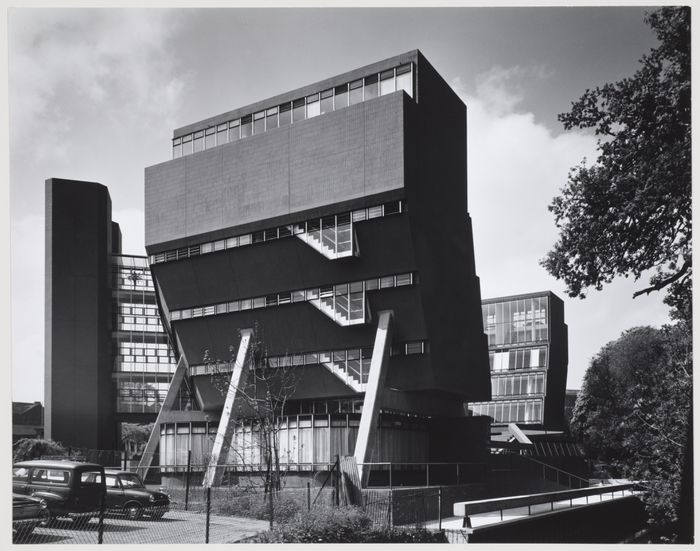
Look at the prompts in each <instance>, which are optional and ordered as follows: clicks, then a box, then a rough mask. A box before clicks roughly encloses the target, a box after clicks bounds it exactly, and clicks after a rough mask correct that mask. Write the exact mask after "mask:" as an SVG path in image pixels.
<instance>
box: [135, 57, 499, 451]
mask: <svg viewBox="0 0 700 551" xmlns="http://www.w3.org/2000/svg"><path fill="white" fill-rule="evenodd" d="M406 67H409V68H410V76H411V79H412V81H411V85H410V89H407V88H406V87H404V88H403V89H398V84H396V85H395V89H394V90H391V89H390V88H388V89H386V90H385V89H383V88H382V86H383V83H384V81H383V80H382V79H383V78H384V77H385V75H391V74H393V75H394V76H393V77H391V76H389V77H387V78H394V79H395V83H398V82H399V74H400V73H399V71H403V70H406V69H405V68H406ZM397 68H398V69H397ZM392 71H394V72H393V73H392ZM404 78H405V77H404ZM374 79H378V80H379V81H380V84H379V88H378V90H379V92H380V93H377V94H376V96H377V97H373V96H372V94H373V93H374V92H372V88H371V86H373V83H374V82H375V80H374ZM357 82H360V83H361V84H360V86H364V92H363V94H364V95H363V99H362V100H361V101H358V102H357V103H355V104H352V102H348V103H350V104H349V105H348V104H345V103H343V104H342V106H341V107H338V105H341V100H340V99H339V98H342V101H343V102H345V101H346V100H345V98H344V96H343V94H345V93H346V92H347V93H349V94H352V91H353V88H352V86H353V85H356V84H355V83H357ZM404 82H405V81H404ZM404 86H405V85H404ZM348 87H349V88H348ZM355 90H357V88H356V89H355ZM384 92H385V93H384ZM319 93H320V95H321V101H323V98H324V94H326V96H325V97H327V98H328V97H330V98H333V99H332V103H330V104H327V105H331V108H330V109H328V110H327V112H325V113H323V112H321V113H319V114H318V116H313V117H312V116H311V115H309V116H308V117H307V116H306V115H308V114H310V113H312V103H311V102H313V101H316V100H315V99H314V97H316V99H318V97H317V96H316V94H319ZM299 98H306V99H305V102H306V103H305V104H304V105H305V107H304V109H306V110H305V111H304V113H306V115H304V119H303V120H297V119H296V118H295V119H294V120H293V122H291V123H290V124H285V125H282V120H283V119H282V113H283V110H284V109H285V106H289V108H291V109H296V107H295V106H296V105H297V102H296V101H295V100H298V99H299ZM270 113H272V115H270ZM249 116H250V117H252V121H253V122H252V125H253V131H252V135H250V136H246V137H244V130H243V129H242V128H243V125H244V124H247V123H246V122H245V121H247V120H249V119H248V118H247V117H249ZM258 116H259V119H257V120H258V121H260V120H261V119H262V118H263V117H266V116H267V117H270V116H272V117H275V118H274V120H273V125H272V126H267V123H265V125H261V126H260V132H257V131H255V128H256V127H255V126H254V125H255V124H256V123H255V121H256V119H255V117H258ZM294 117H296V115H294ZM239 124H240V125H241V130H240V132H239V131H238V130H236V132H239V133H238V134H237V136H240V139H238V137H237V138H236V140H235V141H233V142H232V141H230V134H228V135H224V133H225V132H227V130H226V129H231V128H234V126H233V125H236V127H237V125H239ZM219 131H220V132H222V135H223V136H224V140H222V142H224V143H220V142H219V141H218V138H217V139H216V140H214V139H212V140H211V146H210V145H206V146H205V145H204V144H205V143H206V144H209V142H204V141H202V142H201V147H200V149H201V150H200V151H197V149H196V148H197V145H195V146H194V147H195V149H194V153H192V154H189V155H186V156H182V157H179V158H174V159H173V160H170V161H167V162H164V163H161V164H158V165H155V166H151V167H148V168H147V169H146V172H145V182H146V190H145V191H146V199H145V204H146V248H147V252H148V254H149V258H150V261H151V271H152V274H153V279H154V283H155V285H156V288H157V293H158V296H159V301H160V306H161V310H162V314H163V317H164V325H165V326H166V329H167V330H168V331H169V332H170V334H171V337H172V342H174V343H176V346H177V351H176V354H178V355H182V356H181V360H182V361H184V362H185V364H186V366H187V369H188V372H187V377H186V387H187V388H188V389H190V390H191V391H192V393H193V396H194V398H195V402H196V403H195V404H194V407H193V408H192V409H193V410H194V411H187V412H184V411H170V412H167V413H164V414H162V415H163V416H162V418H161V422H162V426H161V430H162V434H163V435H165V436H166V437H167V435H168V434H169V433H168V432H167V431H168V430H172V434H175V427H176V426H177V427H178V429H177V430H178V431H179V430H180V428H182V431H183V432H182V433H183V434H184V431H185V428H186V427H185V425H187V430H189V429H190V428H192V430H194V428H193V427H194V425H196V424H201V425H202V427H201V428H202V431H203V432H204V433H209V432H210V431H209V429H208V428H206V427H209V426H210V425H211V424H212V423H214V424H215V422H216V419H218V418H219V414H220V411H221V408H222V406H223V397H222V395H221V393H220V392H216V391H215V390H212V388H211V383H210V377H209V376H208V375H207V374H206V369H205V368H204V367H203V364H204V355H205V352H207V353H208V354H209V356H210V357H212V358H217V359H219V358H221V359H225V358H228V357H230V354H231V353H230V350H229V348H230V347H231V346H232V345H237V338H236V336H237V334H238V332H239V331H240V330H241V329H244V328H250V327H259V328H261V330H262V332H263V333H264V341H265V349H266V354H267V355H269V356H270V357H273V358H277V357H282V356H293V357H295V358H301V359H299V360H295V362H294V364H293V365H290V366H288V367H287V368H289V369H294V370H296V371H298V374H299V379H298V380H299V381H300V383H299V384H298V385H297V387H296V390H295V394H294V396H293V397H291V400H290V405H291V406H292V407H293V408H294V407H296V408H297V410H298V411H296V412H295V415H305V414H306V413H308V414H309V415H312V416H314V419H316V416H317V415H321V416H332V415H335V414H340V413H343V412H342V411H336V410H334V409H331V408H335V407H336V406H335V405H333V406H331V405H329V404H330V403H331V402H334V403H335V401H337V400H341V403H342V400H355V402H356V403H359V406H357V411H354V410H353V411H350V412H345V413H346V414H348V415H356V416H357V417H358V418H359V417H360V416H361V411H362V410H363V407H364V409H367V404H364V406H363V405H362V400H363V398H364V392H365V389H364V386H363V385H365V384H366V383H367V380H366V378H365V375H366V373H365V372H363V373H359V371H358V375H357V381H356V384H354V383H352V381H350V377H351V374H350V371H351V370H352V369H354V368H353V367H352V366H351V363H350V362H351V361H355V360H354V358H355V351H357V354H356V355H357V357H358V358H359V359H358V360H357V361H358V363H357V364H352V365H357V366H359V367H357V369H358V370H361V369H364V368H363V367H362V366H363V365H364V364H362V361H364V359H365V356H364V351H365V350H368V349H369V350H371V349H372V346H373V343H374V342H375V335H376V334H377V325H376V324H377V320H378V317H379V316H378V313H380V312H386V311H391V312H392V313H393V318H392V319H393V322H392V323H393V325H392V342H393V345H392V354H391V357H390V358H389V360H388V366H387V368H386V369H387V371H386V378H385V382H384V387H383V388H382V394H381V397H380V398H379V402H380V403H379V407H381V409H382V415H383V419H385V420H386V419H389V417H390V416H391V415H398V416H404V419H405V418H406V416H408V417H411V416H412V417H419V418H421V419H425V420H426V421H425V422H424V423H423V425H422V428H420V427H418V428H416V427H414V428H415V430H416V431H417V432H421V431H422V433H421V434H423V437H421V438H423V439H422V440H421V442H420V444H416V445H415V446H414V447H415V448H416V449H419V452H418V454H417V455H414V459H416V460H423V461H426V460H430V461H440V460H445V459H444V458H446V457H448V456H449V457H451V459H450V460H458V458H454V457H453V456H454V454H453V453H452V452H453V451H454V449H456V448H455V447H454V444H453V443H452V444H450V442H449V440H450V439H449V438H445V435H438V432H439V431H435V430H432V429H430V428H428V427H429V426H432V425H434V423H435V418H442V419H443V422H444V423H445V424H447V423H450V422H453V423H454V425H453V426H454V427H455V432H454V435H453V436H454V437H455V438H456V439H460V438H461V437H460V431H461V433H463V434H465V435H466V434H467V433H469V434H470V437H469V438H470V439H471V442H472V443H473V444H474V445H473V446H472V448H473V449H476V448H479V450H481V451H484V450H485V443H486V438H483V441H482V439H481V438H480V437H473V436H471V435H472V434H476V432H478V431H476V432H475V431H474V430H473V429H468V428H464V427H466V426H467V424H468V423H478V421H477V420H475V419H468V418H465V417H464V413H463V411H464V410H463V406H462V404H463V403H464V402H465V401H474V400H488V399H489V398H490V382H489V369H488V355H487V343H486V338H485V336H484V333H483V326H482V320H481V301H480V291H479V280H478V277H477V276H476V272H475V266H474V254H473V244H472V233H471V222H470V218H469V214H468V210H467V174H466V147H467V143H466V107H465V105H464V104H463V103H462V102H461V100H460V99H459V98H458V97H457V95H456V94H455V93H454V92H453V91H452V89H451V88H450V87H449V86H448V85H447V84H446V83H445V81H444V80H443V79H442V77H440V75H439V74H438V73H437V72H436V71H435V70H434V69H433V67H432V66H431V65H430V64H429V63H428V62H427V60H426V59H425V58H424V57H423V56H422V55H421V53H420V52H418V51H412V52H408V53H406V54H402V55H400V56H396V57H394V58H390V59H387V60H384V61H381V62H379V63H375V64H372V65H369V66H366V67H362V68H360V69H357V70H354V71H351V72H349V73H344V74H341V75H338V76H336V77H332V78H330V79H327V80H324V81H322V82H318V83H315V84H312V85H309V86H306V87H304V88H301V89H298V90H294V91H291V92H288V93H285V94H282V95H279V96H276V97H273V98H270V99H268V100H264V101H261V102H258V103H256V104H253V105H249V106H246V107H243V108H240V109H236V110H234V111H230V112H227V113H223V114H221V115H218V116H215V117H211V118H209V119H206V120H204V121H200V122H198V123H195V124H192V125H188V126H186V127H183V128H180V129H178V130H176V131H175V132H174V139H175V140H174V143H175V144H177V145H176V147H182V146H181V145H180V144H181V143H183V144H184V143H185V140H193V141H195V142H196V140H197V139H198V135H199V136H200V138H201V139H202V140H204V137H203V136H204V135H205V134H206V136H212V135H214V133H215V132H219ZM200 132H201V134H198V133H200ZM187 143H188V144H189V141H188V142H187ZM180 151H181V150H178V153H179V152H180ZM346 219H347V220H348V222H347V224H346V223H345V222H342V224H341V220H343V221H344V220H346ZM328 220H331V222H328ZM317 223H318V226H319V228H322V229H319V230H316V224H317ZM333 224H335V225H334V226H333ZM347 228H350V229H349V230H348V231H350V233H351V234H352V239H351V241H352V247H353V250H352V254H347V255H344V256H343V257H342V258H340V257H339V256H340V255H338V254H336V253H338V251H339V250H340V249H339V248H338V249H336V248H334V247H336V245H337V246H338V247H340V245H339V240H340V238H339V237H337V236H339V235H340V234H341V232H343V231H346V229H347ZM297 230H298V232H297ZM315 231H318V232H320V233H319V235H321V237H322V238H323V239H326V238H327V237H328V236H329V235H330V236H332V239H331V241H332V240H333V239H336V238H337V242H333V243H332V245H331V248H328V247H327V248H326V249H325V250H326V252H325V253H324V248H323V247H324V246H323V245H322V244H321V245H319V244H316V245H315V246H311V245H310V241H312V240H313V232H315ZM326 231H327V232H328V233H324V232H326ZM334 232H335V233H334ZM305 235H306V236H307V237H304V236H305ZM256 236H257V237H256ZM256 239H257V240H256ZM319 240H321V238H319ZM319 242H320V241H319ZM331 249H332V251H333V254H336V256H333V255H331V254H330V253H329V252H328V251H331ZM331 288H332V290H330V291H324V290H325V289H331ZM348 289H350V291H348ZM353 289H359V290H358V291H357V293H358V295H357V296H358V297H359V296H360V294H361V297H362V301H363V304H364V306H362V307H359V306H357V308H358V310H357V316H358V317H357V319H355V320H354V321H353V320H352V319H351V321H348V319H347V318H346V317H345V314H343V312H345V310H343V312H340V317H338V316H339V314H338V310H337V308H340V309H341V310H342V309H343V308H345V306H342V305H343V304H346V303H347V302H343V301H347V300H348V298H347V297H350V299H349V300H350V302H352V296H351V295H352V293H353ZM324 292H326V293H330V294H327V295H326V299H325V300H326V303H325V304H332V305H333V306H332V307H333V308H336V310H335V311H332V312H330V314H329V309H328V308H330V307H328V308H326V311H325V314H324V308H325V307H324ZM317 293H320V298H319V297H318V294H317ZM331 295H332V296H333V297H335V298H332V299H331V298H330V297H331ZM297 296H301V297H302V298H300V299H298V300H297V298H296V297H297ZM328 300H331V302H328ZM358 300H359V299H358ZM339 304H341V306H338V305H339ZM256 305H257V306H256ZM360 311H361V314H360ZM334 312H335V313H334ZM329 317H330V318H331V319H329ZM350 318H352V312H351V313H350ZM326 351H328V352H329V353H330V356H329V357H330V358H331V359H330V360H329V361H327V362H325V363H324V362H323V361H321V360H318V357H319V355H320V356H323V354H326ZM340 352H342V354H341V353H340ZM336 357H338V358H343V359H340V360H336V359H335V358H336ZM351 357H352V358H353V359H352V360H351V359H350V358H351ZM275 361H277V360H275ZM275 365H276V364H275ZM339 365H340V366H341V367H338V366H339ZM367 365H369V364H367ZM339 370H340V371H339ZM339 373H340V375H339ZM343 377H345V379H343ZM321 403H324V404H325V405H322V406H320V405H318V404H321ZM309 404H313V405H312V406H309ZM317 405H318V407H319V408H321V410H320V411H319V412H316V408H317ZM309 408H311V409H309ZM341 410H342V406H341ZM428 420H430V422H428ZM314 422H315V421H314ZM348 422H349V421H348ZM331 425H332V418H331ZM331 425H329V426H331ZM349 426H350V425H349ZM458 427H463V428H458ZM483 432H484V435H486V431H485V430H484V431H483ZM431 433H434V434H433V437H432V438H431V436H430V435H431ZM479 434H481V433H479ZM193 436H194V434H193ZM387 438H388V437H387ZM404 440H405V439H404ZM404 440H402V442H403V441H404ZM405 441H406V442H409V444H408V447H409V448H410V438H409V440H405ZM396 442H398V440H397V441H396ZM401 446H403V444H402V445H401ZM401 446H399V445H398V444H397V447H395V448H392V449H387V448H386V447H381V446H379V444H376V454H375V456H374V459H373V460H374V461H388V460H394V461H401V460H406V457H407V456H406V453H408V452H406V451H405V450H406V449H408V448H407V447H406V446H403V448H401ZM451 446H452V449H451ZM468 447H469V446H467V448H468ZM399 448H401V449H399ZM457 448H460V449H463V448H464V446H459V447H457ZM402 450H403V451H402ZM348 451H349V452H350V453H352V442H351V443H350V446H349V450H348V449H345V452H348ZM481 451H480V452H478V453H481ZM168 453H169V452H168ZM299 453H301V452H299ZM324 453H325V456H324V457H328V453H327V452H324ZM468 454H469V451H468V450H466V451H464V456H466V455H468ZM162 455H163V449H161V456H162ZM330 455H333V451H332V450H331V452H330ZM461 460H464V457H462V458H461ZM312 461H314V459H313V458H312ZM161 462H162V457H161ZM319 462H320V460H319Z"/></svg>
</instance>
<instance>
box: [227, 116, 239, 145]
mask: <svg viewBox="0 0 700 551" xmlns="http://www.w3.org/2000/svg"><path fill="white" fill-rule="evenodd" d="M229 127H230V128H229V132H228V138H229V141H231V142H235V141H236V140H237V139H239V138H240V137H241V121H240V120H236V121H232V122H231V123H230V124H229Z"/></svg>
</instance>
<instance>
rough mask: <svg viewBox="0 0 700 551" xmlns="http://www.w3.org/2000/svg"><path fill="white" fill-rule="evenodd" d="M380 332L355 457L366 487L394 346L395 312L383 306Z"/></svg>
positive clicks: (374, 351) (358, 432) (380, 314)
mask: <svg viewBox="0 0 700 551" xmlns="http://www.w3.org/2000/svg"><path fill="white" fill-rule="evenodd" d="M378 317H379V320H378V322H377V333H376V335H375V337H374V348H373V350H372V361H371V362H370V366H369V377H368V380H367V388H366V390H365V401H364V404H363V405H362V415H361V416H360V428H359V429H358V431H357V440H356V441H355V454H354V455H355V460H356V461H357V465H358V468H359V471H360V482H361V484H362V487H363V488H365V487H367V480H368V479H369V471H370V466H369V465H368V464H367V463H369V462H370V460H371V459H372V458H371V452H372V446H373V444H374V442H375V440H376V437H377V421H378V419H379V408H380V401H381V394H382V390H383V389H384V380H385V379H386V371H387V366H388V364H389V351H390V350H391V324H392V318H393V313H392V312H391V311H390V310H382V311H381V312H379V313H378Z"/></svg>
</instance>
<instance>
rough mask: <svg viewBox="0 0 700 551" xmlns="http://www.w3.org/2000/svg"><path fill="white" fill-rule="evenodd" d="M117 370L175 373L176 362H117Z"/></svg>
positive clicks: (124, 371) (122, 371)
mask: <svg viewBox="0 0 700 551" xmlns="http://www.w3.org/2000/svg"><path fill="white" fill-rule="evenodd" d="M116 370H117V371H118V372H119V373H160V374H163V373H175V363H174V362H172V361H168V362H161V363H157V364H154V363H146V364H143V363H133V362H124V361H119V360H118V361H117V362H116Z"/></svg>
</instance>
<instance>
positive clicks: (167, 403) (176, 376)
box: [136, 354, 187, 479]
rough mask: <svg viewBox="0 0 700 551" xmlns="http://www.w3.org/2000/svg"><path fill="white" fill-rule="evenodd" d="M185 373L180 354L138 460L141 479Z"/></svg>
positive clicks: (143, 476) (146, 472) (144, 476)
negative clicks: (163, 420)
mask: <svg viewBox="0 0 700 551" xmlns="http://www.w3.org/2000/svg"><path fill="white" fill-rule="evenodd" d="M186 374H187V362H186V361H185V356H184V355H183V354H181V355H180V359H179V360H178V362H177V367H175V373H173V378H172V379H171V380H170V386H169V387H168V392H167V394H166V395H165V399H164V400H163V403H162V404H161V406H160V411H158V417H156V421H155V423H153V430H152V431H151V434H150V435H149V437H148V442H147V443H146V448H145V449H144V451H143V455H142V456H141V460H140V461H139V466H138V468H137V470H136V472H137V473H138V474H139V476H140V477H141V479H145V478H146V474H148V469H149V468H150V467H151V463H152V461H153V455H154V454H155V452H156V447H157V446H158V442H159V441H160V423H161V419H162V418H163V417H165V416H166V415H167V414H168V413H169V412H170V411H172V409H173V404H174V403H175V398H177V393H178V392H179V391H180V385H182V381H183V380H184V378H185V375H186Z"/></svg>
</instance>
